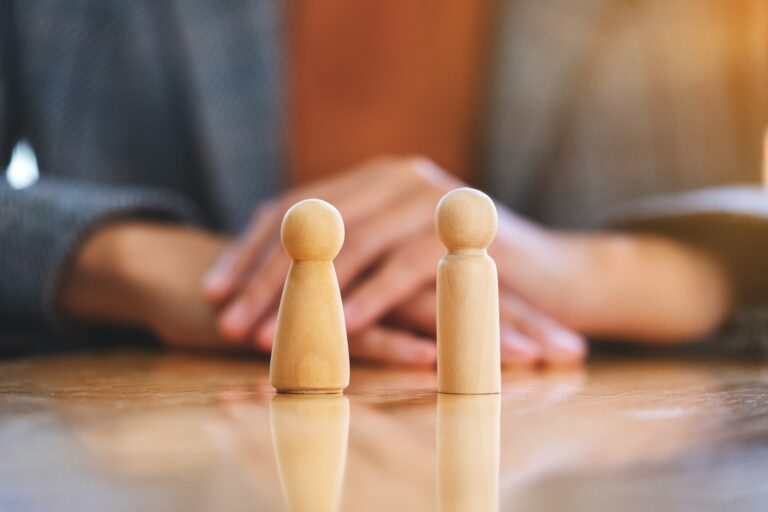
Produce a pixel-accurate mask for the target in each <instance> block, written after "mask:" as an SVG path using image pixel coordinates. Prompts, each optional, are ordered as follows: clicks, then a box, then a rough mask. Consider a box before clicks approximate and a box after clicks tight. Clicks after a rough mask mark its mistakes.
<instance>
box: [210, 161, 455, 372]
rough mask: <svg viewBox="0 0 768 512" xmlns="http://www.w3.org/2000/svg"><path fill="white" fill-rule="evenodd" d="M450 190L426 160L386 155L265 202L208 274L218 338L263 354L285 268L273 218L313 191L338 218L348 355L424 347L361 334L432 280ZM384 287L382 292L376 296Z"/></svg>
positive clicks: (449, 184) (405, 340) (338, 264)
mask: <svg viewBox="0 0 768 512" xmlns="http://www.w3.org/2000/svg"><path fill="white" fill-rule="evenodd" d="M457 186H461V183H460V182H459V181H458V180H456V179H455V178H453V177H451V176H450V175H448V174H447V173H445V172H444V171H442V170H441V169H439V168H438V167H437V166H435V165H434V164H432V163H431V162H429V161H428V160H425V159H421V158H405V159H395V158H385V159H379V160H374V161H371V162H368V163H365V164H363V165H361V166H360V167H357V168H354V169H352V170H351V171H349V172H347V173H345V174H343V175H341V176H339V177H337V178H334V179H332V180H328V181H325V182H322V183H319V184H315V185H310V186H307V187H304V188H300V189H297V190H295V191H292V192H290V193H288V194H286V195H285V196H283V197H282V198H280V199H279V200H277V201H274V202H272V203H269V204H267V205H264V206H262V207H261V208H259V209H258V211H257V212H256V215H255V216H254V220H253V222H252V225H251V227H250V228H249V229H248V230H247V231H246V233H245V234H244V235H243V236H242V237H241V239H240V240H239V241H238V242H237V243H236V244H235V245H234V246H233V247H232V249H231V250H229V251H227V253H226V254H224V255H223V256H222V257H221V258H219V261H218V262H217V264H216V266H215V267H214V268H213V269H212V270H211V272H210V273H209V274H208V276H207V278H206V280H205V284H204V289H205V293H206V295H207V296H208V298H209V299H210V300H211V301H212V302H213V303H215V304H217V305H220V306H221V307H222V308H223V309H222V314H221V316H220V319H219V328H220V332H221V334H222V336H223V337H224V338H225V339H227V340H230V342H231V343H234V344H239V343H242V342H243V340H248V342H250V343H251V344H253V345H255V346H257V347H260V348H261V349H263V350H268V349H269V348H270V347H271V342H272V333H273V330H274V323H275V317H276V307H277V302H278V299H279V296H280V291H281V289H282V286H283V282H284V280H285V275H286V272H287V270H288V266H289V264H290V261H289V259H288V258H287V256H286V255H285V254H284V251H283V250H282V248H281V247H280V240H279V235H280V223H281V220H282V218H283V215H284V214H285V211H286V210H287V209H288V208H289V207H290V206H292V205H293V204H294V203H295V202H297V201H299V200H301V199H305V198H308V197H317V198H320V199H324V200H326V201H328V202H330V203H331V204H333V205H334V206H336V208H338V210H339V211H340V212H341V214H342V216H343V217H344V222H345V228H346V242H345V244H344V248H343V249H342V252H341V253H340V255H339V256H338V257H337V258H336V260H335V265H336V270H337V273H338V277H339V283H340V286H341V288H342V290H343V292H344V295H345V313H346V317H347V322H348V330H349V334H350V352H351V353H352V354H358V355H360V356H361V357H365V356H364V354H361V351H362V352H363V353H367V352H366V349H363V348H362V347H375V346H380V348H381V349H384V348H386V350H387V351H388V352H390V355H385V354H383V355H382V357H383V358H384V359H386V360H390V359H391V354H397V353H401V352H402V353H408V352H414V353H419V354H421V353H422V352H426V351H427V349H425V348H423V347H424V345H423V344H420V345H418V346H419V347H420V348H418V349H417V348H416V345H414V344H415V343H416V340H414V339H413V336H408V337H406V334H407V333H402V332H401V333H399V334H401V335H402V336H393V337H392V340H391V343H389V344H387V346H386V347H385V346H384V344H383V343H381V340H382V338H381V336H376V334H375V333H380V332H381V331H380V329H381V328H379V329H375V330H374V331H373V333H364V331H365V329H367V328H370V327H371V326H373V325H374V324H375V323H376V320H377V319H378V318H380V317H381V316H383V315H384V314H386V313H387V312H389V311H391V310H392V309H394V308H395V307H396V306H397V305H398V304H399V303H401V302H403V301H405V300H407V299H408V298H409V297H410V296H412V295H413V294H414V293H415V292H416V291H417V290H419V289H420V288H421V287H423V286H425V285H427V284H429V283H430V282H433V281H434V274H435V266H436V264H437V260H438V259H439V257H440V255H441V254H442V252H443V249H442V245H441V244H440V243H439V241H438V240H437V237H436V235H435V234H434V228H433V222H434V221H433V219H434V209H435V205H436V204H437V202H438V201H439V199H440V198H441V197H442V196H443V194H445V192H446V191H448V190H450V189H452V188H455V187H457ZM363 276H365V278H364V279H363ZM383 284H386V293H384V294H380V295H378V296H376V297H374V296H373V294H375V293H378V292H377V290H380V289H381V286H382V285H383ZM390 334H392V333H390ZM358 340H360V341H358ZM418 341H424V340H418ZM358 344H360V346H359V347H358V346H357V345H358ZM401 349H402V350H401ZM432 351H433V350H432Z"/></svg>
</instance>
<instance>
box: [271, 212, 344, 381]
mask: <svg viewBox="0 0 768 512" xmlns="http://www.w3.org/2000/svg"><path fill="white" fill-rule="evenodd" d="M280 236H281V239H282V243H283V248H285V251H286V252H287V253H288V255H289V256H290V257H291V259H292V260H293V262H292V263H291V268H290V270H289V271H288V277H287V278H286V280H285V287H284V288H283V295H282V298H281V299H280V309H279V311H278V315H277V326H276V328H275V338H274V342H273V345H272V360H271V363H270V382H271V383H272V386H274V387H275V388H276V389H277V391H278V392H280V393H341V392H342V391H343V389H344V388H346V387H347V386H348V385H349V349H348V346H347V331H346V327H345V325H344V310H343V308H342V303H341V293H340V291H339V283H338V280H337V278H336V271H335V269H334V267H333V258H335V257H336V255H337V254H338V253H339V251H340V250H341V246H342V244H343V243H344V222H343V220H342V218H341V214H339V212H338V210H337V209H336V208H334V207H333V206H332V205H331V204H329V203H327V202H325V201H322V200H320V199H306V200H304V201H300V202H298V203H296V204H295V205H293V206H292V207H291V208H290V209H289V210H288V211H287V212H286V214H285V217H284V218H283V224H282V228H281V232H280Z"/></svg>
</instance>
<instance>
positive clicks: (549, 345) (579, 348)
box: [388, 285, 587, 367]
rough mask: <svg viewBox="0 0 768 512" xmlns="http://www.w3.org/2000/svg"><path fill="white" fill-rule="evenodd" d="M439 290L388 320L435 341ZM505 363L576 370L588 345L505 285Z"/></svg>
mask: <svg viewBox="0 0 768 512" xmlns="http://www.w3.org/2000/svg"><path fill="white" fill-rule="evenodd" d="M435 304H436V296H435V288H434V287H433V286H430V287H428V288H424V289H423V290H422V291H421V292H420V293H419V294H417V295H416V296H414V297H413V298H412V299H410V300H409V301H407V302H406V303H404V304H402V305H401V306H399V307H398V308H397V309H396V310H395V311H394V313H392V314H391V315H390V316H389V318H388V320H389V321H391V322H393V323H394V324H396V325H399V326H408V327H410V328H411V329H413V330H414V331H415V332H419V333H421V334H422V335H424V336H429V337H430V338H432V339H434V337H435V335H436V332H435V329H436V316H435V314H436V310H435ZM499 310H500V312H499V313H500V320H501V322H500V337H501V362H502V364H503V365H505V366H515V367H538V366H548V367H552V366H572V365H577V364H580V363H581V362H582V361H583V360H584V358H585V357H586V354H587V342H586V340H585V338H584V337H583V336H582V335H580V334H578V333H577V332H575V331H573V330H571V329H568V328H567V327H564V326H563V325H562V324H560V323H558V322H557V321H556V320H554V319H553V318H551V317H549V316H547V315H545V314H544V313H542V312H540V311H538V310H536V309H535V308H533V307H532V306H530V305H529V304H528V303H527V302H525V301H524V300H523V299H521V298H520V297H518V296H517V295H516V294H515V293H514V292H512V291H510V290H509V289H506V288H505V287H504V286H503V285H502V287H501V289H500V290H499Z"/></svg>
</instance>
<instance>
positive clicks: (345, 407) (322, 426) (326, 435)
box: [269, 395, 349, 512]
mask: <svg viewBox="0 0 768 512" xmlns="http://www.w3.org/2000/svg"><path fill="white" fill-rule="evenodd" d="M269 414H270V420H271V424H272V442H273V444H274V448H275V457H276V458H277V467H278V470H279V472H280V481H281V483H282V485H283V492H284V494H285V499H286V501H287V502H288V507H287V509H288V510H291V511H292V512H335V511H337V510H339V508H340V505H341V496H342V490H343V484H344V468H345V465H346V461H347V437H348V435H349V401H348V400H347V397H345V396H338V395H335V396H334V395H330V396H329V395H312V396H298V395H275V396H274V397H273V398H272V401H271V402H270V404H269Z"/></svg>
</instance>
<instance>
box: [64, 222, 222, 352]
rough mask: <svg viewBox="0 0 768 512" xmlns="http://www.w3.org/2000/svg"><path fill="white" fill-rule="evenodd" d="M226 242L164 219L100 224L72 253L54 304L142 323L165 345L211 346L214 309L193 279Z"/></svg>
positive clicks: (87, 317)
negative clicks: (156, 222)
mask: <svg viewBox="0 0 768 512" xmlns="http://www.w3.org/2000/svg"><path fill="white" fill-rule="evenodd" d="M227 244H228V240H225V239H223V238H220V237H216V236H214V235H211V234H209V233H206V232H204V231H200V230H196V229H189V228H184V227H180V226H174V225H170V224H169V225H162V224H153V223H146V222H128V221H125V222H115V223H111V224H107V225H105V226H102V227H100V228H99V229H98V230H96V231H95V232H94V233H93V234H92V235H91V236H90V237H88V239H87V240H86V241H85V242H84V244H83V245H82V247H81V248H80V250H79V251H78V253H77V254H76V255H75V257H74V261H73V264H72V267H71V269H70V271H69V273H68V275H67V276H66V277H65V279H64V283H63V285H62V289H61V292H60V294H59V298H58V299H59V301H58V302H59V308H60V310H61V312H62V313H63V314H65V315H66V316H68V317H69V318H72V319H74V320H79V321H87V322H106V323H115V324H123V325H135V326H141V327H145V328H148V329H149V330H151V331H153V332H154V333H155V334H156V335H157V336H158V337H159V338H160V339H162V340H163V341H164V342H166V343H167V344H169V345H174V346H183V347H187V348H191V347H196V348H218V347H220V346H221V341H220V336H219V335H218V332H217V330H216V313H215V311H214V309H213V308H212V307H211V306H210V304H209V303H208V302H207V301H206V300H205V299H204V298H203V295H202V293H200V289H199V282H200V279H201V278H202V275H203V273H204V272H205V271H206V270H207V269H208V268H210V265H211V264H212V263H213V262H214V261H215V259H216V257H217V256H218V254H219V253H220V252H221V251H222V250H223V248H224V247H226V246H227Z"/></svg>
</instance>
